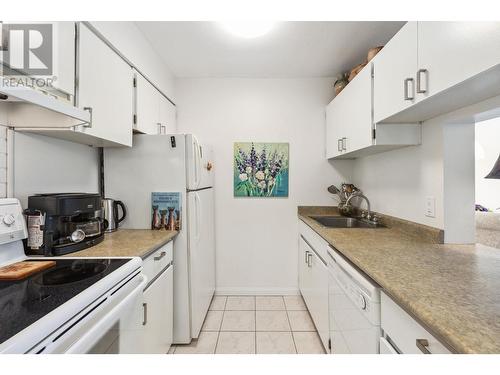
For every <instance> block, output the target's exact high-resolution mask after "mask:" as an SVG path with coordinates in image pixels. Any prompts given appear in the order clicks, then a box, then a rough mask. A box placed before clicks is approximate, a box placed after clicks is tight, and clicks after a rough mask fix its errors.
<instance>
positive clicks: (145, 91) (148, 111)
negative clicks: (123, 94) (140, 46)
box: [134, 73, 161, 134]
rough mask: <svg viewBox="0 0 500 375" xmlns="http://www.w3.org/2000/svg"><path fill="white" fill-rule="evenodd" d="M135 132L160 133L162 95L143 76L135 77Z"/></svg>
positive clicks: (137, 75)
mask: <svg viewBox="0 0 500 375" xmlns="http://www.w3.org/2000/svg"><path fill="white" fill-rule="evenodd" d="M135 80H136V91H135V104H136V107H135V108H136V109H135V120H134V121H135V124H134V130H136V131H137V132H140V133H144V134H159V133H160V130H161V129H160V93H159V92H158V90H156V88H155V87H154V86H153V85H152V84H150V83H149V82H148V81H147V80H146V79H145V78H144V77H143V76H142V75H141V74H139V73H137V74H136V75H135Z"/></svg>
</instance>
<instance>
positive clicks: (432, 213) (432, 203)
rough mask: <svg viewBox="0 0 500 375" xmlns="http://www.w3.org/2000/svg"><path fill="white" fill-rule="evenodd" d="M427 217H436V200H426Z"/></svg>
mask: <svg viewBox="0 0 500 375" xmlns="http://www.w3.org/2000/svg"><path fill="white" fill-rule="evenodd" d="M425 216H427V217H436V198H434V197H427V198H425Z"/></svg>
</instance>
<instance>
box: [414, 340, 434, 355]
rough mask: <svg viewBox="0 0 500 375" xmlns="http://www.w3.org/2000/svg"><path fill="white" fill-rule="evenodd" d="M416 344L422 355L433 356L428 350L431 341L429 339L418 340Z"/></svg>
mask: <svg viewBox="0 0 500 375" xmlns="http://www.w3.org/2000/svg"><path fill="white" fill-rule="evenodd" d="M415 343H416V345H417V348H419V349H420V351H421V352H422V353H424V354H432V353H431V352H430V351H429V349H427V348H428V347H429V341H428V340H427V339H417V340H416V341H415Z"/></svg>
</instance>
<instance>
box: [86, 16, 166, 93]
mask: <svg viewBox="0 0 500 375" xmlns="http://www.w3.org/2000/svg"><path fill="white" fill-rule="evenodd" d="M91 24H92V25H93V26H94V27H95V28H96V29H97V30H99V32H100V33H101V34H102V35H104V36H105V37H106V38H107V39H108V40H109V41H110V42H111V44H113V46H115V47H116V48H117V49H118V50H119V51H120V52H121V53H122V54H123V55H124V56H125V57H126V58H127V59H129V60H130V61H132V62H133V63H134V65H135V66H137V67H138V68H139V69H140V70H141V72H142V73H144V74H145V75H146V76H147V77H148V78H149V79H150V80H151V81H153V82H154V83H155V84H156V85H157V86H158V88H159V89H160V90H162V91H163V93H164V94H166V95H167V96H168V97H169V98H170V99H171V100H174V101H175V92H174V87H175V79H174V76H173V75H172V73H171V72H170V70H169V68H168V67H167V65H166V64H165V62H164V61H163V59H162V58H161V57H160V55H158V53H157V52H156V51H155V50H154V49H153V47H152V46H151V44H150V43H149V41H148V40H147V39H146V37H145V36H144V34H143V33H142V32H141V31H140V30H139V29H138V28H137V26H136V25H135V23H134V22H129V21H127V22H124V21H93V22H91Z"/></svg>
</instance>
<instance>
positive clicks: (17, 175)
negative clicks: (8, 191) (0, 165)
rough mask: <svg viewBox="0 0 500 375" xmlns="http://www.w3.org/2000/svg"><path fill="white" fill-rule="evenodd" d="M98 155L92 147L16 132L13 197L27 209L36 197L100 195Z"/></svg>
mask: <svg viewBox="0 0 500 375" xmlns="http://www.w3.org/2000/svg"><path fill="white" fill-rule="evenodd" d="M98 190H99V179H98V154H97V149H95V148H91V147H89V146H84V145H80V144H76V143H73V142H68V141H63V140H60V139H55V138H50V137H45V136H41V135H35V134H25V133H18V132H16V133H15V135H14V197H16V198H18V199H19V200H20V201H21V204H22V206H23V208H26V207H27V206H26V204H27V198H28V196H29V195H31V194H34V193H66V192H84V193H97V192H98Z"/></svg>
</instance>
